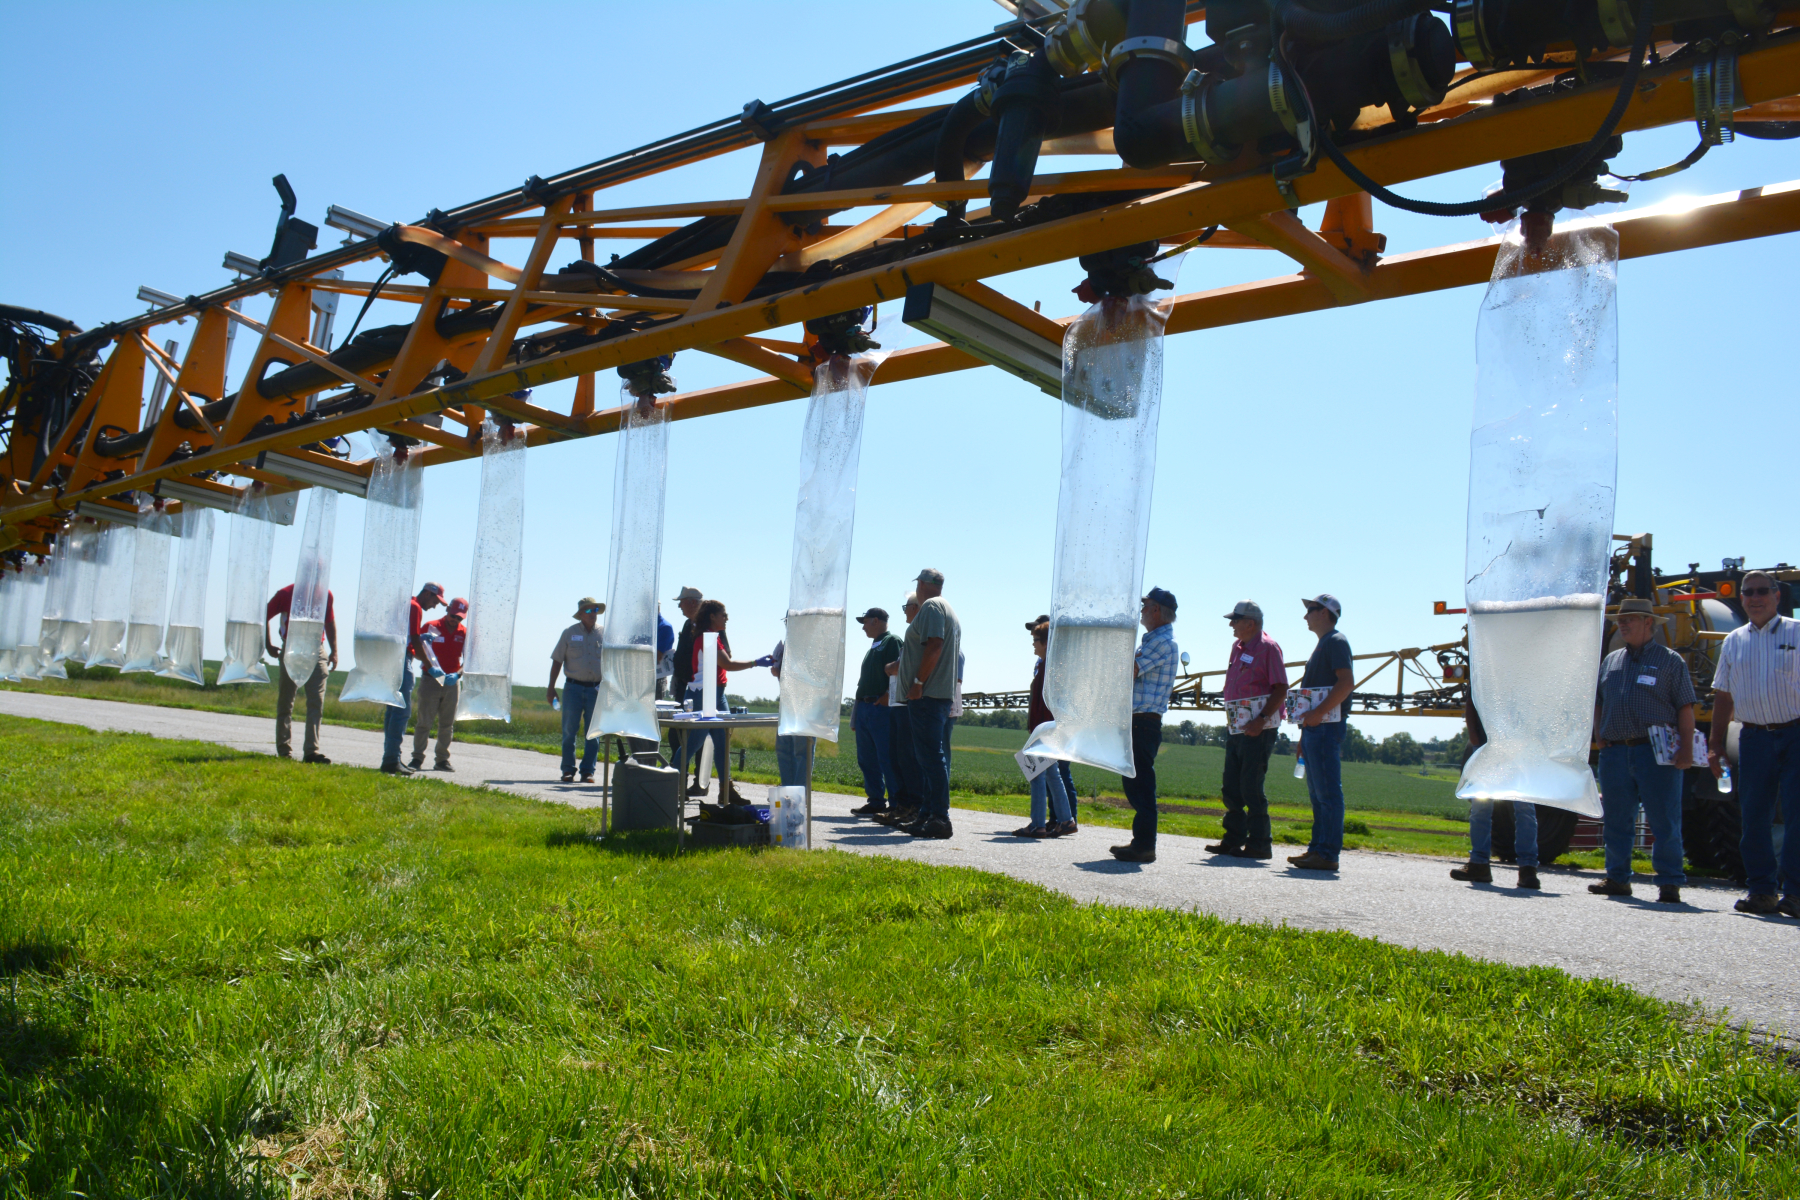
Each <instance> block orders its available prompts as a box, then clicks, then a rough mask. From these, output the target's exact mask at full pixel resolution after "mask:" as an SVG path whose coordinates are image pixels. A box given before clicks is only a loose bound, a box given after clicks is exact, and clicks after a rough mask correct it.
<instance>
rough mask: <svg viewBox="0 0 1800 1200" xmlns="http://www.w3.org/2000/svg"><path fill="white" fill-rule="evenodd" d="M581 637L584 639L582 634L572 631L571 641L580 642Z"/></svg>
mask: <svg viewBox="0 0 1800 1200" xmlns="http://www.w3.org/2000/svg"><path fill="white" fill-rule="evenodd" d="M581 639H582V635H581V634H579V633H571V634H570V635H569V640H570V641H571V642H579V641H580V640H581Z"/></svg>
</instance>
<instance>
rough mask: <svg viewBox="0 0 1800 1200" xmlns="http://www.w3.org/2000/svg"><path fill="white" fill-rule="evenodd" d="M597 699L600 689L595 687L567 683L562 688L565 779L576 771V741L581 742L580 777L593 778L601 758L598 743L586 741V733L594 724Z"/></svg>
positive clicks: (594, 684) (573, 682)
mask: <svg viewBox="0 0 1800 1200" xmlns="http://www.w3.org/2000/svg"><path fill="white" fill-rule="evenodd" d="M599 699H600V685H599V684H597V683H579V682H577V681H576V680H573V679H570V680H567V681H566V682H565V683H564V685H563V698H562V702H563V709H562V712H563V730H562V733H563V753H562V771H563V774H564V775H569V774H572V773H573V772H574V770H575V739H576V738H582V739H583V745H582V749H581V773H582V774H583V775H592V774H593V773H594V762H595V760H596V759H598V758H599V757H600V739H599V738H594V739H592V740H587V731H588V729H589V728H590V727H591V726H592V725H593V723H594V704H595V702H596V701H598V700H599Z"/></svg>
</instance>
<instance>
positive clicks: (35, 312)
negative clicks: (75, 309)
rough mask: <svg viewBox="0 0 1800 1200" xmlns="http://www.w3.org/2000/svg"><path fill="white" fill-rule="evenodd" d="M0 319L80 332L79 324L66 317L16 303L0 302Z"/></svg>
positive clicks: (60, 330) (64, 331) (63, 330)
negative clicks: (21, 306)
mask: <svg viewBox="0 0 1800 1200" xmlns="http://www.w3.org/2000/svg"><path fill="white" fill-rule="evenodd" d="M0 321H18V322H19V323H21V324H24V325H37V326H40V327H42V328H44V329H53V330H55V331H56V332H57V333H80V332H81V326H79V325H77V324H76V323H75V322H73V321H71V320H69V319H68V318H67V317H59V316H57V315H56V314H55V313H47V312H43V311H41V310H39V309H35V308H20V307H19V306H18V305H16V304H0Z"/></svg>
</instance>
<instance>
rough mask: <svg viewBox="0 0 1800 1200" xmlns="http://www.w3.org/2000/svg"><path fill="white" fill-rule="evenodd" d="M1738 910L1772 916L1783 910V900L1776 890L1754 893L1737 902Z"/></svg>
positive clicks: (1760, 915) (1761, 915) (1756, 914)
mask: <svg viewBox="0 0 1800 1200" xmlns="http://www.w3.org/2000/svg"><path fill="white" fill-rule="evenodd" d="M1737 910H1738V911H1739V912H1741V913H1752V914H1754V915H1755V916H1759V917H1770V916H1774V915H1775V914H1776V913H1778V912H1780V911H1781V901H1780V900H1779V899H1777V898H1776V896H1775V893H1774V892H1758V893H1752V894H1751V895H1749V896H1746V897H1744V898H1743V899H1742V900H1739V901H1738V902H1737Z"/></svg>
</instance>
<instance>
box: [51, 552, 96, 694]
mask: <svg viewBox="0 0 1800 1200" xmlns="http://www.w3.org/2000/svg"><path fill="white" fill-rule="evenodd" d="M101 532H102V531H101V528H100V526H99V525H98V524H96V523H95V522H93V521H84V520H77V521H75V522H73V523H72V524H70V526H69V532H68V533H67V535H65V537H64V545H63V547H62V550H63V552H65V553H67V554H68V555H69V565H68V570H69V574H68V581H67V584H66V590H65V591H64V592H63V611H62V626H61V628H60V630H59V631H58V633H57V639H56V649H55V650H54V651H53V652H52V654H51V656H50V661H51V662H53V663H64V662H67V661H69V660H70V659H74V660H75V661H76V662H78V663H79V662H83V661H85V660H86V659H87V653H88V651H87V646H88V633H89V631H90V630H91V628H92V626H93V619H94V587H95V585H96V584H97V582H98V577H99V573H100V536H101ZM67 674H68V672H67V671H66V670H65V671H63V675H64V676H65V677H66V676H67Z"/></svg>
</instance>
